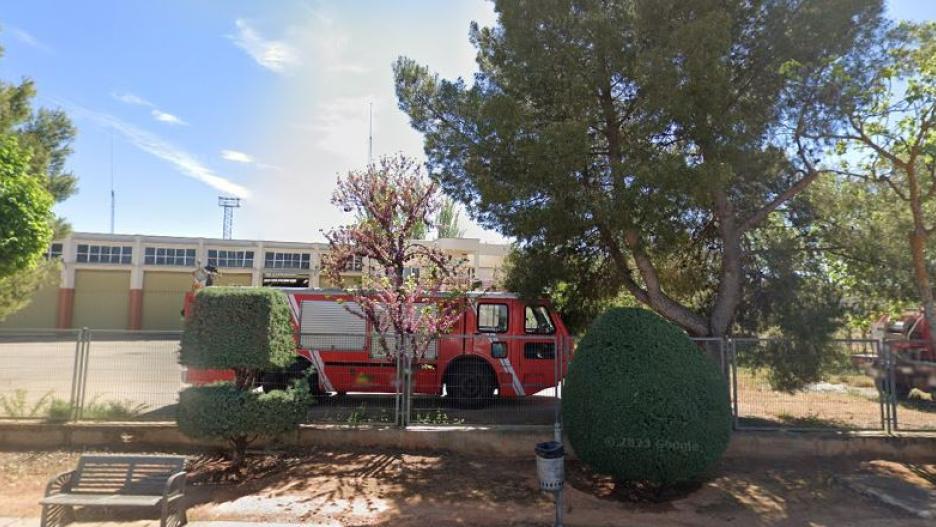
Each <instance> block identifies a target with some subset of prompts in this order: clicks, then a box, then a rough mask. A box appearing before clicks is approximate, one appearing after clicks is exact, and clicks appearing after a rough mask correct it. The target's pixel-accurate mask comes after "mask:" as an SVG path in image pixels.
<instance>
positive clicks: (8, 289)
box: [0, 260, 61, 322]
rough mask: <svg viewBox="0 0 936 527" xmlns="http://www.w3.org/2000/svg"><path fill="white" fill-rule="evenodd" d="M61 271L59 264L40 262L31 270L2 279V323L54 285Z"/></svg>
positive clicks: (0, 291)
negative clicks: (38, 292) (43, 289)
mask: <svg viewBox="0 0 936 527" xmlns="http://www.w3.org/2000/svg"><path fill="white" fill-rule="evenodd" d="M60 269H61V268H60V264H59V262H56V261H42V260H40V261H39V262H37V263H36V264H35V265H34V266H33V267H32V268H30V269H26V270H23V271H20V272H18V273H15V274H12V275H10V276H6V277H2V278H0V322H2V321H3V320H4V319H5V318H6V317H7V316H9V315H11V314H13V313H15V312H17V311H19V310H20V309H22V308H24V307H26V305H28V304H29V302H30V301H31V300H32V298H33V295H34V294H35V293H36V292H37V291H39V289H41V288H43V287H47V286H50V285H51V284H53V283H54V282H55V278H56V277H57V276H58V273H59V271H60Z"/></svg>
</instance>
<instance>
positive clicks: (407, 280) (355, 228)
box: [322, 155, 470, 359]
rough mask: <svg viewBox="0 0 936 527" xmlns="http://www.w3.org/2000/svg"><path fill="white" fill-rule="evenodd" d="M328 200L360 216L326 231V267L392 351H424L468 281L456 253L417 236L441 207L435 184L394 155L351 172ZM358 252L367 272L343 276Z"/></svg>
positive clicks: (412, 354) (451, 316)
mask: <svg viewBox="0 0 936 527" xmlns="http://www.w3.org/2000/svg"><path fill="white" fill-rule="evenodd" d="M331 201H332V204H334V205H336V206H338V207H340V208H341V209H342V210H344V211H345V212H354V213H355V216H356V218H357V222H356V223H354V224H352V225H345V226H343V227H339V228H338V229H335V230H332V231H330V232H328V233H327V234H326V237H327V239H328V243H329V245H330V251H329V253H328V254H327V255H325V256H324V257H323V259H322V268H323V269H322V270H323V273H324V274H325V276H327V277H328V278H329V279H331V280H332V281H333V282H335V283H337V284H339V285H340V286H341V287H344V288H346V289H349V291H350V293H351V294H352V296H353V298H354V301H355V302H356V303H357V304H358V305H359V306H360V312H356V311H354V310H352V312H353V313H355V314H356V315H358V316H360V317H362V318H364V319H366V320H367V321H368V322H370V323H371V325H372V326H373V328H374V331H375V333H377V336H378V340H379V344H380V346H381V347H382V348H383V350H384V351H386V352H387V354H388V355H389V356H391V357H393V356H405V357H407V358H408V359H412V358H419V357H423V356H425V354H426V352H427V350H428V349H429V347H430V344H431V343H432V341H433V339H435V338H437V337H438V336H439V335H441V334H443V333H446V332H447V331H449V330H450V329H451V328H452V327H453V326H454V324H455V322H457V321H458V318H459V316H461V314H462V312H463V311H464V310H465V309H466V307H467V295H466V292H467V289H468V287H469V286H470V284H469V281H468V278H467V277H466V276H465V274H464V273H461V272H460V267H461V266H462V264H463V262H462V261H461V260H456V259H455V258H453V257H452V256H451V255H449V254H446V253H445V252H443V251H442V250H440V249H438V248H437V247H434V246H432V245H431V244H430V243H429V242H424V241H420V240H418V239H415V238H416V236H415V235H416V234H418V232H419V230H420V229H424V228H425V226H426V225H429V224H431V220H432V218H434V217H435V215H436V213H437V211H438V210H439V208H440V205H441V203H440V199H439V197H438V187H437V186H436V184H435V183H434V182H431V181H429V180H428V179H426V178H425V177H423V175H422V171H421V169H420V166H419V165H418V164H417V163H416V162H415V161H413V160H412V159H409V158H407V157H406V156H403V155H398V156H394V157H384V158H382V159H380V161H379V162H377V163H372V164H370V165H368V166H367V168H366V169H364V170H358V171H351V172H349V173H348V175H347V177H345V178H344V179H339V181H338V188H337V189H336V190H335V192H334V194H333V195H332V200H331ZM356 259H361V260H363V261H365V262H367V268H366V270H365V271H366V272H365V273H364V276H363V278H362V281H361V283H360V284H347V283H345V281H344V280H343V272H344V271H346V270H347V269H349V268H351V267H352V265H353V264H354V262H355V260H356Z"/></svg>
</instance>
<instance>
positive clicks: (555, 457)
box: [536, 441, 565, 492]
mask: <svg viewBox="0 0 936 527" xmlns="http://www.w3.org/2000/svg"><path fill="white" fill-rule="evenodd" d="M536 475H537V477H538V478H539V482H540V489H542V490H545V491H548V492H558V491H559V490H561V489H562V486H563V484H564V483H565V449H563V448H562V443H560V442H558V441H546V442H545V443H537V445H536Z"/></svg>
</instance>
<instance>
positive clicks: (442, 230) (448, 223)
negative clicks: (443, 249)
mask: <svg viewBox="0 0 936 527" xmlns="http://www.w3.org/2000/svg"><path fill="white" fill-rule="evenodd" d="M460 219H461V213H460V212H458V208H457V205H456V204H455V202H454V201H452V200H451V199H444V200H442V205H441V206H440V207H439V212H438V213H437V214H436V218H435V228H436V236H437V237H439V238H461V237H462V236H464V235H465V229H464V228H463V227H462V226H461V225H460Z"/></svg>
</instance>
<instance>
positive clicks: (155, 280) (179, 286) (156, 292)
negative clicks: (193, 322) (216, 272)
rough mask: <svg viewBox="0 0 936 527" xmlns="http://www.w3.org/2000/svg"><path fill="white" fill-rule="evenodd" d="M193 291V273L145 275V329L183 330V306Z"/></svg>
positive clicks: (150, 272) (155, 273)
mask: <svg viewBox="0 0 936 527" xmlns="http://www.w3.org/2000/svg"><path fill="white" fill-rule="evenodd" d="M191 289H192V273H191V272H178V273H174V272H168V271H146V272H145V273H143V329H160V330H166V329H182V325H183V324H182V315H181V311H182V305H183V302H184V300H185V293H186V291H191Z"/></svg>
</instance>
